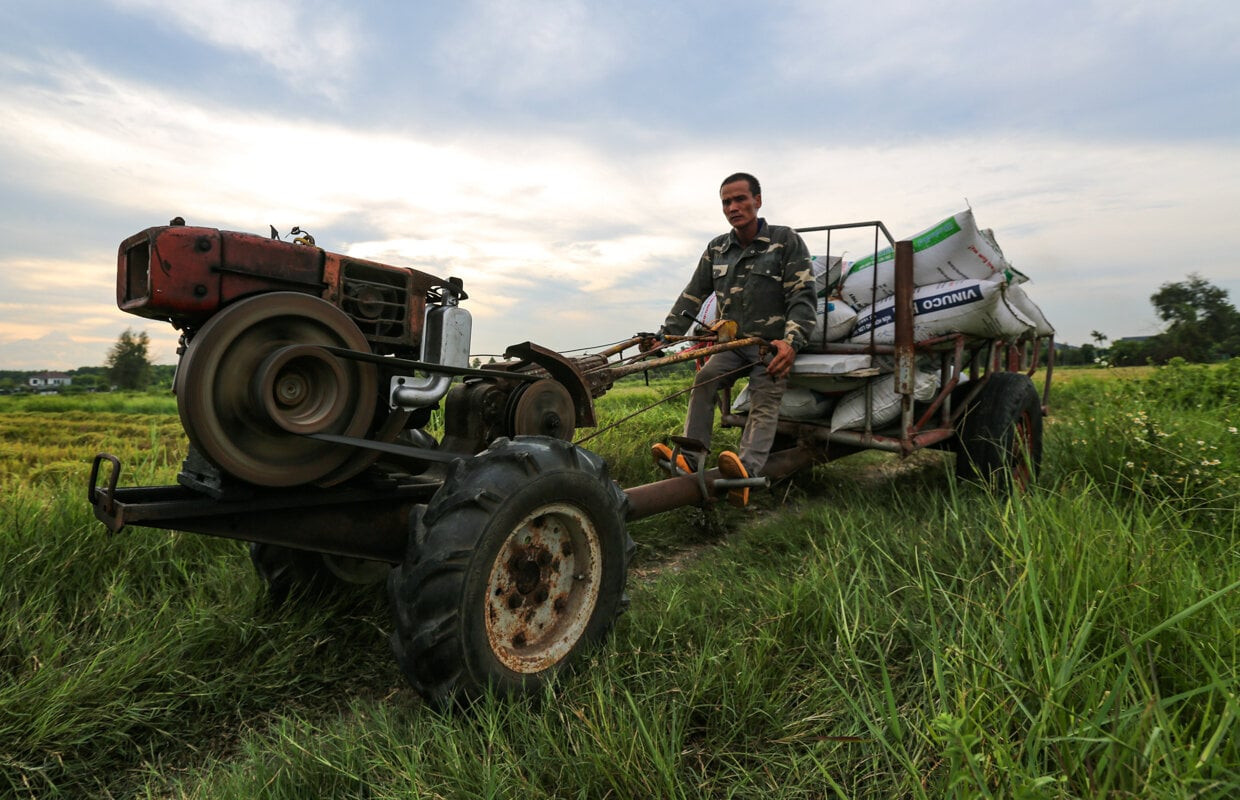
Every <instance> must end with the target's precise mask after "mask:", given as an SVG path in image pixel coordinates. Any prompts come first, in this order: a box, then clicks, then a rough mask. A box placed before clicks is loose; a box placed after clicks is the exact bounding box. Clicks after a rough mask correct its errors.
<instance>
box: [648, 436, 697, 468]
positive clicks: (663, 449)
mask: <svg viewBox="0 0 1240 800" xmlns="http://www.w3.org/2000/svg"><path fill="white" fill-rule="evenodd" d="M650 455H651V456H653V457H654V463H655V464H657V465H658V466H660V467H662V468H663V469H669V471H670V465H671V463H672V448H670V447H668V446H667V445H665V444H663V442H655V443H654V444H653V445H651V446H650ZM676 468H677V469H679V470H680V471H681V472H683V473H685V474H691V473H692V472H693V469H692V468H691V467H690V466H689V461H688V460H687V459H686V458H685V456H684V454H683V453H678V454H677V455H676Z"/></svg>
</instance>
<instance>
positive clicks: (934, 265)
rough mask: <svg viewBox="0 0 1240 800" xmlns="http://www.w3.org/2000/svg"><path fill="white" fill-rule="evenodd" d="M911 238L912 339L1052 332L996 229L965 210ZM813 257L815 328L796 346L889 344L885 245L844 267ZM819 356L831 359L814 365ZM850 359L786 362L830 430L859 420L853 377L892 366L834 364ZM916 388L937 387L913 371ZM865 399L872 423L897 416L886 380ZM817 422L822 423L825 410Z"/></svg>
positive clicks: (891, 286)
mask: <svg viewBox="0 0 1240 800" xmlns="http://www.w3.org/2000/svg"><path fill="white" fill-rule="evenodd" d="M912 242H913V285H914V290H913V339H914V340H916V341H921V340H924V339H931V338H934V337H936V336H943V335H946V334H950V333H964V334H968V335H971V336H981V337H985V338H1003V339H1009V340H1012V339H1019V338H1022V337H1026V336H1031V335H1036V336H1046V335H1049V334H1051V333H1054V328H1053V327H1052V326H1051V324H1050V323H1049V322H1048V321H1047V319H1046V316H1045V315H1044V314H1043V313H1042V311H1041V309H1039V308H1038V307H1037V305H1036V304H1035V303H1034V302H1033V301H1032V300H1030V299H1029V297H1028V295H1027V294H1025V291H1024V289H1023V288H1022V284H1024V283H1025V282H1026V281H1027V280H1028V278H1027V277H1026V276H1025V275H1024V274H1023V273H1021V272H1020V271H1019V270H1017V269H1015V268H1014V267H1013V266H1012V265H1011V264H1010V263H1008V261H1007V259H1006V258H1005V257H1004V255H1003V251H1002V250H1001V249H1000V248H999V244H998V242H996V241H995V237H994V234H993V233H992V232H991V231H989V230H980V229H979V228H978V227H977V222H976V220H975V219H974V217H973V211H972V209H967V210H965V211H962V212H960V213H959V214H955V215H953V216H951V217H948V218H947V219H945V220H943V221H942V222H940V223H938V224H937V225H934V226H932V227H930V228H927V229H926V230H924V231H922V232H921V233H919V234H917V235H916V236H914V237H913V239H912ZM813 261H814V274H815V281H816V284H817V285H816V287H815V288H816V294H817V296H818V324H817V327H816V328H815V330H814V333H813V335H812V336H811V338H810V342H809V343H808V344H807V345H806V347H805V349H804V351H803V352H804V353H808V354H812V353H821V352H822V351H823V350H824V349H826V346H827V345H828V344H829V343H832V342H850V343H855V344H868V343H874V344H894V343H895V297H894V296H893V295H894V294H895V253H894V252H893V251H892V249H891V248H886V249H884V250H881V251H879V252H878V253H876V254H874V255H871V256H867V257H865V258H862V259H859V260H857V261H855V262H853V263H851V264H848V263H843V262H841V261H840V259H839V258H838V257H829V256H819V257H815V258H814V260H813ZM837 286H838V291H837V289H836V287H837ZM867 358H868V357H867ZM823 359H832V360H834V362H835V363H833V364H830V365H827V364H822V363H819V362H820V361H821V360H823ZM855 359H856V356H841V355H801V356H799V357H798V358H797V364H796V365H795V366H794V367H793V374H792V377H791V379H790V383H792V384H793V385H795V386H797V387H799V389H798V391H800V390H801V389H804V390H807V391H811V392H815V393H817V394H819V395H821V397H822V400H823V403H824V404H825V405H826V406H828V407H829V408H830V409H831V416H830V418H831V428H832V430H847V429H853V428H860V427H862V426H863V425H864V424H865V402H866V400H865V393H866V389H865V387H864V385H860V384H863V383H864V381H865V380H868V378H863V377H860V376H861V375H865V374H867V373H871V374H872V373H873V372H875V371H877V372H889V371H890V370H891V369H892V361H891V359H887V358H883V359H880V358H875V359H873V360H872V361H869V362H867V363H866V364H865V365H863V367H861V368H859V367H858V366H857V365H856V364H855V363H850V365H849V366H850V370H851V371H848V370H843V369H840V368H837V367H840V366H841V365H843V364H844V363H845V362H846V361H848V360H853V361H855ZM864 367H870V369H869V370H865V369H864ZM857 370H860V371H857ZM914 385H915V389H914V397H915V398H916V399H917V400H919V401H922V402H926V401H929V400H931V399H933V397H934V395H935V394H936V393H937V392H938V389H939V375H938V371H937V370H928V371H923V370H920V369H919V370H918V371H917V372H916V375H915V378H914ZM870 396H871V403H872V406H871V423H872V424H873V425H875V426H878V425H884V424H886V423H888V422H891V421H893V420H894V419H896V418H897V417H898V416H899V412H900V396H899V395H898V394H896V393H895V381H894V378H893V377H892V376H889V375H888V376H884V377H882V378H878V379H875V380H874V381H873V385H872V386H871V387H870ZM795 405H796V407H797V408H798V409H803V408H807V407H809V406H810V403H808V402H807V401H805V400H799V401H797V402H796V403H795ZM781 412H782V410H781ZM802 418H804V417H802ZM819 418H821V419H825V418H826V414H823V415H821V417H819Z"/></svg>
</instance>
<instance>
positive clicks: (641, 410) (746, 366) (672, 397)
mask: <svg viewBox="0 0 1240 800" xmlns="http://www.w3.org/2000/svg"><path fill="white" fill-rule="evenodd" d="M760 363H762V362H760V361H750V362H747V363H745V364H743V365H741V366H739V367H737V368H736V369H734V370H730V371H728V372H725V373H723V374H722V375H719V376H718V377H715V378H711V379H710V380H709V381H706V382H705V383H703V384H702V385H703V386H706V385H707V384H711V383H718V382H719V381H721V380H723V379H724V378H728V377H731V376H732V375H736V374H738V373H741V372H746V371H748V370H751V369H753V368H754V367H756V366H758V364H760ZM696 385H697V383H696V381H695V382H694V385H692V386H690V387H689V388H687V389H681V390H679V391H676V392H672V393H671V394H669V395H667V396H665V397H661V398H659V399H658V400H655V401H654V402H653V403H651V404H650V405H648V406H644V407H642V408H639V409H637V410H636V411H634V412H633V413H632V414H629V415H628V416H625V417H621V418H620V419H618V420H616V421H615V422H613V423H611V424H610V425H608V426H606V427H603V428H599V429H598V430H596V431H594V433H591V434H590V435H589V436H585V437H583V438H581V439H578V440H577V441H575V442H573V444H575V445H581V444H585V443H586V442H588V441H590V440H591V439H593V438H594V437H595V436H601V435H602V434H604V433H606V432H607V431H609V430H611V429H612V428H616V427H619V426H620V425H622V424H624V423H625V422H628V421H629V420H631V419H633V418H634V417H636V416H638V415H639V414H645V413H646V412H647V411H650V410H651V409H653V408H656V407H657V406H661V405H663V404H664V403H666V402H667V401H669V400H675V399H676V398H677V397H680V396H681V395H682V394H688V393H689V392H691V391H693V389H694V388H695V386H696Z"/></svg>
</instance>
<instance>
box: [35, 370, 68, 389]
mask: <svg viewBox="0 0 1240 800" xmlns="http://www.w3.org/2000/svg"><path fill="white" fill-rule="evenodd" d="M29 383H30V388H32V389H58V388H60V387H61V386H71V385H72V384H73V378H72V377H71V376H70V375H67V374H66V373H64V372H40V373H38V374H37V375H31V376H30V381H29Z"/></svg>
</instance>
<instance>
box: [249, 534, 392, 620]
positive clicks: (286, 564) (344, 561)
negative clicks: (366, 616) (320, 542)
mask: <svg viewBox="0 0 1240 800" xmlns="http://www.w3.org/2000/svg"><path fill="white" fill-rule="evenodd" d="M250 561H251V562H252V563H253V564H254V571H255V572H257V573H258V576H259V577H260V578H262V579H263V583H264V584H265V585H266V587H267V599H268V600H270V601H271V603H272V604H273V605H276V606H278V605H281V604H283V603H284V601H285V600H287V599H288V597H289V595H290V594H292V593H293V592H294V591H295V590H297V591H302V592H305V593H307V594H309V595H311V596H323V595H326V594H328V593H330V592H333V591H336V590H339V589H342V588H346V587H364V586H377V585H378V584H380V583H382V582H383V581H384V579H386V578H387V574H388V572H389V571H391V565H390V564H385V563H383V562H382V561H368V560H365V559H361V558H348V557H345V556H335V555H331V554H328V553H313V552H310V551H307V550H297V549H295V548H292V547H282V546H280V545H275V544H266V543H263V542H250Z"/></svg>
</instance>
